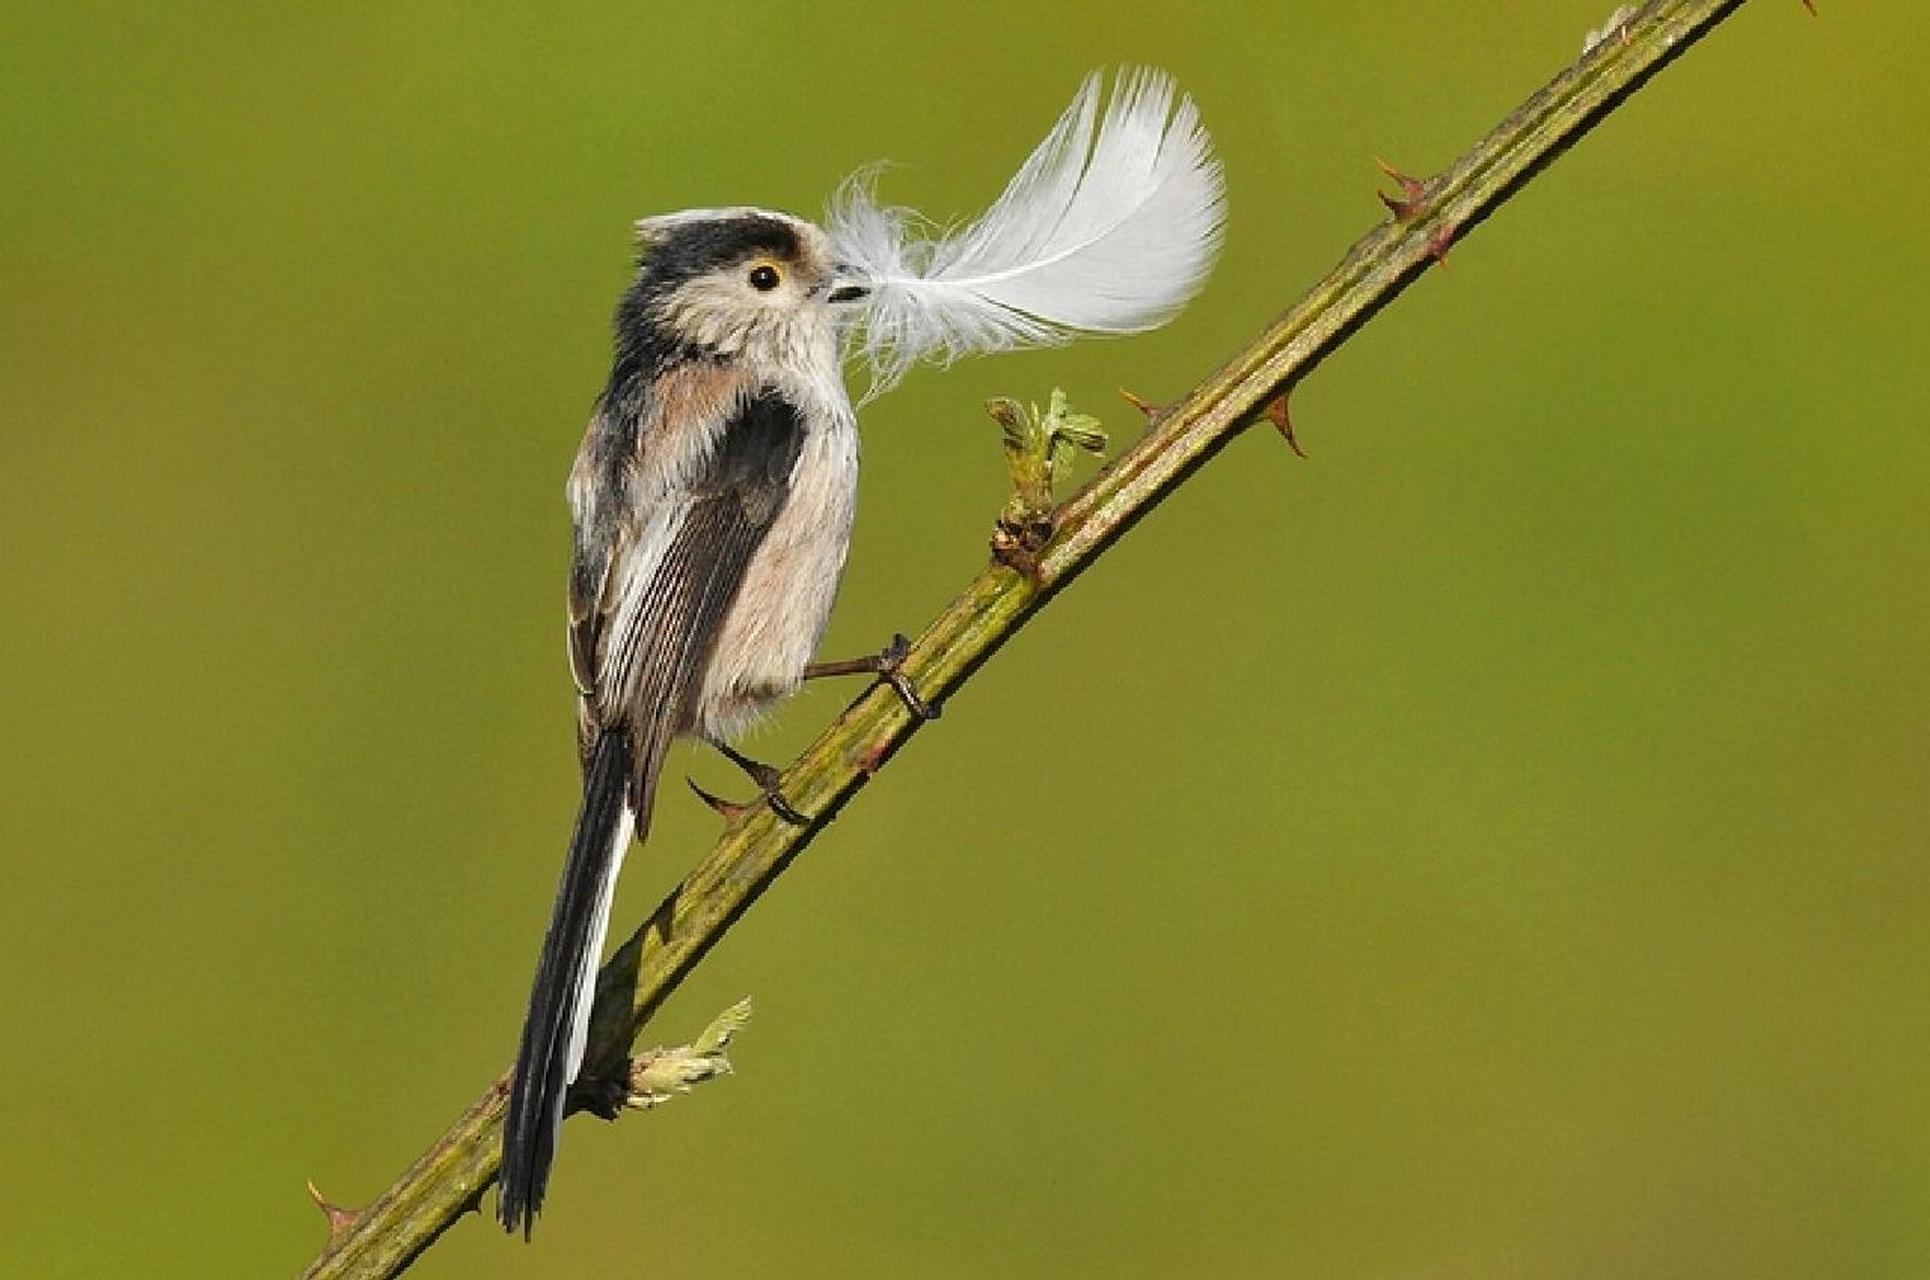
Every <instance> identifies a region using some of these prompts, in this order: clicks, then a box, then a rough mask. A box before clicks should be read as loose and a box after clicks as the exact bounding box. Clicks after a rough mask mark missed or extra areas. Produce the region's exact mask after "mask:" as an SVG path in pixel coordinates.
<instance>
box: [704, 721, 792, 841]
mask: <svg viewBox="0 0 1930 1280" xmlns="http://www.w3.org/2000/svg"><path fill="white" fill-rule="evenodd" d="M704 741H705V742H708V743H709V744H710V745H711V746H713V747H716V748H717V750H718V752H719V754H721V755H722V756H723V757H724V759H726V760H728V761H730V762H731V763H732V764H734V765H736V766H737V767H738V768H740V769H742V770H743V771H744V773H745V774H746V775H747V776H748V777H749V778H750V780H751V781H752V782H755V783H756V784H757V789H758V791H759V792H761V793H762V794H763V796H764V803H766V804H768V805H770V806H771V812H772V813H775V814H776V815H777V816H778V817H780V818H782V819H784V821H786V822H788V823H790V824H791V825H792V826H794V827H808V826H810V825H811V820H810V819H809V818H807V817H805V816H804V815H803V814H801V813H799V812H798V811H797V810H796V809H795V808H794V807H792V805H791V802H790V801H789V800H786V799H785V798H784V793H783V792H782V791H780V790H778V787H777V784H778V781H779V778H780V777H781V775H780V774H779V773H778V771H777V770H776V769H774V768H772V767H771V766H770V765H768V764H765V763H764V762H763V761H761V760H753V759H751V758H750V757H749V756H747V755H745V754H744V753H743V752H741V751H739V750H738V749H737V748H735V747H733V746H731V745H730V743H728V742H725V741H724V740H723V739H722V738H711V737H706V738H705V739H704ZM686 781H688V779H686ZM690 789H691V790H692V791H695V792H696V793H697V798H698V799H700V800H702V801H703V802H704V803H705V804H707V805H709V806H710V807H711V808H713V809H715V810H717V812H719V813H721V814H723V815H724V817H726V818H736V817H737V816H738V815H740V814H741V813H742V812H743V811H744V809H745V806H744V805H740V804H732V803H731V802H730V801H728V800H724V799H720V798H719V797H717V796H714V795H712V794H710V792H708V791H706V790H704V789H703V788H702V787H700V786H698V785H697V784H696V783H694V782H692V783H691V784H690Z"/></svg>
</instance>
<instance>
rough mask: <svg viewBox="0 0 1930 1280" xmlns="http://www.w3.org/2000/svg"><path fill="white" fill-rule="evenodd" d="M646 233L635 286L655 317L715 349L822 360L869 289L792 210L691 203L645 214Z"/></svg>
mask: <svg viewBox="0 0 1930 1280" xmlns="http://www.w3.org/2000/svg"><path fill="white" fill-rule="evenodd" d="M637 238H638V240H639V241H640V242H641V244H642V246H643V261H642V266H641V268H640V270H639V272H638V276H637V283H636V287H635V289H634V291H633V292H634V295H635V299H636V301H637V302H639V303H641V304H642V306H643V309H644V311H645V313H646V315H647V318H648V321H649V322H650V323H651V324H652V325H653V326H654V327H655V328H657V329H658V330H659V331H660V332H661V333H662V334H664V335H665V336H666V337H669V338H671V339H673V340H675V341H676V342H678V343H682V344H686V345H688V346H690V347H694V348H696V349H698V350H701V351H703V352H704V353H706V354H709V355H713V356H719V357H726V358H729V357H748V358H752V359H769V360H778V361H785V362H790V361H795V360H799V359H814V358H818V357H819V356H820V355H821V353H823V352H824V351H827V350H831V351H835V347H836V342H837V333H838V327H839V323H840V321H841V320H842V319H843V318H844V316H845V315H846V314H848V313H850V312H852V311H854V310H855V309H856V307H855V304H858V303H861V302H862V300H863V299H864V298H865V296H866V295H867V293H868V289H867V288H866V287H865V285H864V284H863V283H861V282H860V281H858V280H857V279H855V278H854V277H852V276H851V275H850V274H849V273H847V272H841V271H840V269H839V266H838V263H837V262H836V260H835V258H834V256H833V254H832V250H831V242H830V239H829V237H827V236H826V235H825V234H824V232H823V231H821V230H820V229H819V228H817V227H816V226H814V225H812V224H811V223H809V222H806V221H804V220H803V219H802V218H794V217H792V216H791V215H790V214H787V213H775V212H772V211H770V210H768V209H751V208H740V209H691V210H686V211H684V212H682V213H671V214H664V215H661V216H659V217H654V218H645V219H644V220H643V221H641V222H639V223H637ZM833 358H835V357H833Z"/></svg>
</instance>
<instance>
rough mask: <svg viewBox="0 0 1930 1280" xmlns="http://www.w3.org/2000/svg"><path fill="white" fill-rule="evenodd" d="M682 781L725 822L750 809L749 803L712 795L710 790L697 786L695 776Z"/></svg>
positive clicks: (732, 820)
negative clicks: (739, 802)
mask: <svg viewBox="0 0 1930 1280" xmlns="http://www.w3.org/2000/svg"><path fill="white" fill-rule="evenodd" d="M684 781H685V782H686V783H687V784H689V786H690V789H691V790H692V791H694V792H696V793H697V798H698V799H699V800H702V801H703V802H704V803H705V804H707V805H709V806H710V807H711V808H712V809H714V810H716V811H717V816H718V817H720V818H722V819H723V820H724V821H725V822H735V821H737V820H738V819H739V818H741V817H743V816H744V815H745V814H746V813H747V812H749V811H750V808H751V806H750V805H747V804H738V803H737V802H736V801H734V800H726V799H724V798H723V797H722V796H715V795H712V794H711V793H710V792H708V791H706V790H704V789H703V788H702V787H700V786H698V785H697V780H696V779H695V778H685V779H684Z"/></svg>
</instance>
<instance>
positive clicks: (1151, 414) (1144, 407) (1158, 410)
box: [1119, 387, 1166, 422]
mask: <svg viewBox="0 0 1930 1280" xmlns="http://www.w3.org/2000/svg"><path fill="white" fill-rule="evenodd" d="M1119 395H1120V397H1121V398H1122V399H1123V400H1125V402H1126V403H1127V404H1129V405H1131V406H1132V407H1133V408H1135V409H1137V410H1139V411H1140V412H1141V413H1143V414H1145V415H1146V420H1147V421H1148V422H1151V421H1152V420H1153V419H1154V418H1157V417H1158V416H1159V415H1160V414H1162V413H1165V412H1166V406H1165V405H1163V404H1154V403H1153V402H1152V401H1151V400H1148V399H1146V398H1145V397H1144V396H1139V395H1135V394H1134V393H1133V392H1130V391H1128V390H1126V388H1124V387H1121V388H1119Z"/></svg>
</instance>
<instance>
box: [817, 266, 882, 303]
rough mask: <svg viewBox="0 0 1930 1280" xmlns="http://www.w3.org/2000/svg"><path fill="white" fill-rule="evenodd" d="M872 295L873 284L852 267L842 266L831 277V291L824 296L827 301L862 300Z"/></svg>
mask: <svg viewBox="0 0 1930 1280" xmlns="http://www.w3.org/2000/svg"><path fill="white" fill-rule="evenodd" d="M870 295H871V286H870V285H868V284H866V283H864V278H863V277H862V276H860V275H859V274H858V272H857V271H856V270H854V269H852V268H850V267H846V266H840V267H839V268H838V269H837V272H836V273H835V274H834V275H833V276H832V277H831V291H830V292H829V293H827V294H826V295H825V297H824V300H825V301H826V302H831V303H838V302H862V301H864V300H865V299H866V298H867V297H869V296H870Z"/></svg>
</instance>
